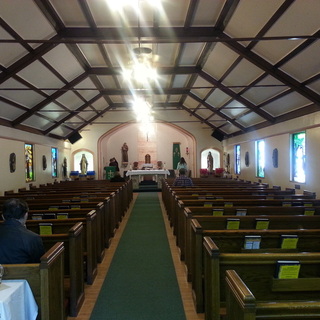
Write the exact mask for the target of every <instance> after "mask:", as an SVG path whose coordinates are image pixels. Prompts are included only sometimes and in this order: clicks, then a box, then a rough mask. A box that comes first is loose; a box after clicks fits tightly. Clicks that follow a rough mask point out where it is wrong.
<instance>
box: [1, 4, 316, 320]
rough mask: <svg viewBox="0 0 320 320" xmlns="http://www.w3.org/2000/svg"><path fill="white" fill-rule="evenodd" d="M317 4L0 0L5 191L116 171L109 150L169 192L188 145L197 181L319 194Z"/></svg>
mask: <svg viewBox="0 0 320 320" xmlns="http://www.w3.org/2000/svg"><path fill="white" fill-rule="evenodd" d="M319 16H320V1H318V0H268V1H265V0H219V1H218V0H217V1H215V0H214V1H212V0H174V1H166V0H154V1H148V0H134V1H133V0H132V1H125V0H121V1H120V0H118V1H111V0H68V1H65V0H10V1H8V0H0V22H1V23H0V52H1V53H0V146H1V150H2V152H1V153H0V164H1V171H0V178H1V179H0V196H5V195H6V194H8V193H9V194H10V193H12V194H14V193H18V192H19V191H20V190H24V191H28V190H32V189H34V188H41V187H43V186H47V185H59V184H61V185H62V184H64V183H66V182H75V183H81V182H83V183H84V184H85V183H88V184H89V183H91V182H94V181H95V182H97V183H99V182H100V181H104V182H108V180H110V174H111V175H112V176H113V175H114V171H110V170H111V169H110V167H113V168H114V166H113V165H112V166H110V161H111V159H113V158H115V159H116V161H117V162H118V168H119V173H120V176H121V177H123V178H124V179H125V181H126V184H127V183H130V182H132V183H133V184H134V188H133V190H134V192H136V191H137V192H139V190H140V191H145V190H144V188H145V189H148V187H147V186H148V185H154V186H155V190H156V191H159V192H161V189H162V192H163V185H162V182H163V179H165V180H166V179H168V181H172V180H173V179H174V178H175V177H177V176H178V175H179V173H178V171H177V163H178V162H179V161H180V159H181V158H182V157H183V158H184V159H185V160H186V162H187V166H188V176H189V177H191V178H192V179H193V180H194V181H195V184H196V183H197V181H202V180H203V181H205V183H210V182H211V183H213V182H215V181H217V180H218V181H223V183H225V182H228V181H230V182H247V183H250V184H253V185H260V186H268V187H269V188H273V187H275V188H281V189H282V190H285V189H286V188H288V189H290V190H293V191H294V192H295V193H296V194H304V193H305V194H307V193H312V194H314V195H317V196H319V195H320V184H319V180H318V179H320V174H319V161H320V148H319V137H320V59H319V56H320V41H319V37H320V19H319ZM209 155H210V160H209ZM112 170H113V169H112ZM117 171H118V170H117ZM138 171H139V172H138ZM140 171H142V173H141V172H140ZM152 172H153V174H151V173H152ZM135 179H136V180H135ZM131 191H132V190H131ZM136 196H137V195H136ZM164 206H165V210H168V207H166V206H167V204H166V203H165V202H164ZM126 210H128V207H127V208H126ZM124 211H125V210H124ZM120 220H121V219H120ZM172 221H174V220H172ZM172 221H170V222H171V227H172V224H173V225H174V223H173V222H172ZM169 228H170V227H169ZM180 253H181V252H180ZM180 253H179V254H180ZM180 262H181V261H180ZM0 263H1V261H0ZM228 275H229V274H228ZM229 276H230V278H231V277H232V276H233V275H232V274H230V275H229ZM233 279H234V278H233ZM191 300H192V298H191ZM199 310H201V308H200V309H199ZM199 314H200V315H199V318H198V316H197V315H196V316H195V318H193V319H192V320H197V319H203V315H201V314H203V310H201V312H199ZM201 317H202V318H201ZM208 317H211V316H209V315H208ZM72 318H73V317H70V319H72ZM74 318H75V319H78V320H84V319H89V318H83V319H82V318H76V317H74ZM96 319H98V318H96ZM208 319H210V320H211V318H207V317H206V320H208ZM252 319H253V318H252ZM94 320H95V319H94ZM175 320H177V319H175ZM187 320H191V318H190V319H187ZM212 320H217V319H214V318H212ZM228 320H235V319H231V318H228ZM237 320H238V319H237ZM241 320H242V319H241ZM243 320H244V319H243Z"/></svg>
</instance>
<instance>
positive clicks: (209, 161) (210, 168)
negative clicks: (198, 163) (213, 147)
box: [207, 151, 213, 173]
mask: <svg viewBox="0 0 320 320" xmlns="http://www.w3.org/2000/svg"><path fill="white" fill-rule="evenodd" d="M207 169H208V172H209V173H212V171H213V157H212V154H211V152H210V151H209V153H208V156H207Z"/></svg>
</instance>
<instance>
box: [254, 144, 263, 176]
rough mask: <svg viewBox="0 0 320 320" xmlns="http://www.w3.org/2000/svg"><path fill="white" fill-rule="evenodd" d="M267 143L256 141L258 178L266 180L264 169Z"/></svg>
mask: <svg viewBox="0 0 320 320" xmlns="http://www.w3.org/2000/svg"><path fill="white" fill-rule="evenodd" d="M264 147H265V142H264V140H258V141H256V168H257V177H259V178H264V167H265V151H264Z"/></svg>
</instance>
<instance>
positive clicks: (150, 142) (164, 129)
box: [98, 123, 196, 179]
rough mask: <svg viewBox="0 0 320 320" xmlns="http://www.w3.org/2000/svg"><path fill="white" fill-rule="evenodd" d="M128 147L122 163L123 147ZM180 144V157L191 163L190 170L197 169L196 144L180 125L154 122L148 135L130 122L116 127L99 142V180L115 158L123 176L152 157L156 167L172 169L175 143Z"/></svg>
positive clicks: (137, 125)
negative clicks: (131, 168) (110, 161)
mask: <svg viewBox="0 0 320 320" xmlns="http://www.w3.org/2000/svg"><path fill="white" fill-rule="evenodd" d="M124 143H126V144H127V146H128V163H127V164H125V163H122V154H121V147H122V145H123V144H124ZM174 143H179V145H180V153H181V157H182V156H183V157H184V158H185V159H186V161H187V162H188V165H189V167H190V168H191V170H195V169H194V168H196V154H195V152H194V151H195V150H196V143H195V138H194V137H193V135H191V134H190V133H189V132H187V131H185V130H183V129H181V128H180V127H178V126H175V125H172V124H167V123H154V124H153V130H152V132H150V131H149V132H148V134H146V133H145V132H144V131H143V130H141V127H140V125H139V123H127V124H125V125H120V126H118V127H115V128H113V129H112V130H110V131H108V132H106V133H105V134H103V135H102V136H101V137H100V138H99V140H98V154H99V178H100V179H103V176H104V172H103V168H104V167H105V166H106V165H108V163H109V159H110V158H112V157H115V158H116V159H117V161H118V163H119V167H120V173H121V175H123V174H124V172H125V171H127V170H129V168H130V166H131V167H132V166H133V164H134V163H135V162H138V166H140V167H141V166H142V164H144V163H145V155H146V154H149V155H150V159H151V164H152V165H153V167H154V168H156V167H157V166H158V161H162V163H163V164H164V165H165V167H166V168H167V169H169V170H170V169H175V168H173V167H172V166H173V163H172V153H173V144H174Z"/></svg>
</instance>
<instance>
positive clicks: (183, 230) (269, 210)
mask: <svg viewBox="0 0 320 320" xmlns="http://www.w3.org/2000/svg"><path fill="white" fill-rule="evenodd" d="M214 210H217V211H218V212H222V213H223V216H229V218H236V216H237V215H238V214H241V211H245V212H246V215H247V216H250V215H269V216H270V215H273V216H276V215H320V206H319V207H304V206H293V207H283V206H281V207H274V206H250V207H219V208H217V207H214V208H210V207H185V208H184V212H179V213H178V217H177V227H176V229H177V230H176V242H177V245H178V247H179V248H180V251H181V259H182V260H184V259H185V245H186V244H185V241H186V238H188V236H189V234H188V233H189V231H190V220H191V219H193V218H198V217H200V216H206V217H209V216H212V215H213V211H214ZM230 216H233V217H230ZM250 229H251V228H250Z"/></svg>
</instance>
